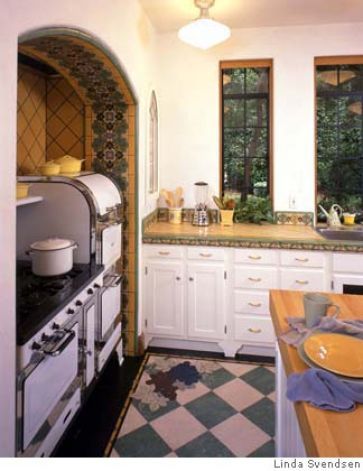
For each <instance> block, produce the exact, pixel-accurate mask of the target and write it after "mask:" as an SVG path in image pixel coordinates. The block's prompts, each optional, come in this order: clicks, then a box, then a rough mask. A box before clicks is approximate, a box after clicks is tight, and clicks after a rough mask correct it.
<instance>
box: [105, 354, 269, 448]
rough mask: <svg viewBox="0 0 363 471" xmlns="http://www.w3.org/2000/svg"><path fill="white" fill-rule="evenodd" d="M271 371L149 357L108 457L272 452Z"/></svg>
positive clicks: (201, 361)
mask: <svg viewBox="0 0 363 471" xmlns="http://www.w3.org/2000/svg"><path fill="white" fill-rule="evenodd" d="M274 389H275V369H274V368H273V367H269V366H261V365H256V364H248V363H240V362H227V361H216V360H200V359H195V358H181V357H173V356H160V355H155V354H153V355H150V356H149V357H148V359H147V362H146V364H145V366H144V369H143V372H142V375H141V377H140V378H139V381H138V384H137V387H136V389H135V391H134V393H133V394H132V400H131V402H130V405H129V407H128V409H127V412H126V414H125V418H124V420H123V422H122V425H121V429H120V431H119V432H118V435H117V438H116V440H115V442H114V444H113V449H112V452H111V457H234V456H238V457H247V456H250V457H273V456H274V451H275V450H274V430H275V425H274V422H275V407H274V405H275V404H274V402H275V397H274Z"/></svg>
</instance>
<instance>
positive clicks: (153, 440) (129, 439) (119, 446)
mask: <svg viewBox="0 0 363 471" xmlns="http://www.w3.org/2000/svg"><path fill="white" fill-rule="evenodd" d="M114 448H115V449H116V451H117V453H118V454H119V455H120V456H121V457H123V458H157V457H162V456H166V455H167V454H168V453H170V451H171V450H170V448H169V447H168V446H167V444H166V443H165V442H164V440H163V439H162V438H161V437H160V436H159V435H158V434H157V433H156V432H155V431H154V430H153V428H152V427H150V425H148V424H147V425H144V426H143V427H141V428H139V429H137V430H136V431H134V432H131V433H129V434H128V435H125V436H124V437H120V438H118V439H117V440H116V442H115V445H114Z"/></svg>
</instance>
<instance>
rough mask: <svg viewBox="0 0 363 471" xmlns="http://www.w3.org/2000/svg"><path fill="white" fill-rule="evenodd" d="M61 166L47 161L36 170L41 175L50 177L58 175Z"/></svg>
mask: <svg viewBox="0 0 363 471" xmlns="http://www.w3.org/2000/svg"><path fill="white" fill-rule="evenodd" d="M60 169H61V166H60V165H59V164H56V163H55V162H54V161H53V160H49V161H48V162H46V163H45V164H43V165H41V166H40V167H38V170H39V172H40V174H41V175H44V176H47V177H51V176H53V175H59V172H60Z"/></svg>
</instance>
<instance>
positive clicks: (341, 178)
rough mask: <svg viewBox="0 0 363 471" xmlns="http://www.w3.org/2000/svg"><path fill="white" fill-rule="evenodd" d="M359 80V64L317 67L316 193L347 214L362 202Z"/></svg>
mask: <svg viewBox="0 0 363 471" xmlns="http://www.w3.org/2000/svg"><path fill="white" fill-rule="evenodd" d="M362 78H363V65H361V64H358V65H344V64H342V65H335V66H318V67H317V138H318V147H317V159H318V162H317V177H318V191H319V193H320V196H323V197H324V198H325V199H326V200H328V201H329V203H331V202H336V203H339V204H340V205H341V206H342V207H343V208H344V209H345V210H348V211H353V206H356V204H354V205H353V203H352V201H354V202H355V203H356V202H357V201H361V199H362V198H363V121H362V109H363V106H362V104H363V79H362ZM359 209H363V208H362V207H361V208H356V210H359Z"/></svg>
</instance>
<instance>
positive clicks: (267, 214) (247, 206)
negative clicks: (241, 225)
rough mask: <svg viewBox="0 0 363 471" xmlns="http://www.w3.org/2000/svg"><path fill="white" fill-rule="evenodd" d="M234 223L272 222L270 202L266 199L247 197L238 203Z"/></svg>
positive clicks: (253, 196)
mask: <svg viewBox="0 0 363 471" xmlns="http://www.w3.org/2000/svg"><path fill="white" fill-rule="evenodd" d="M235 220H236V222H252V223H255V224H261V223H262V222H270V223H271V222H274V217H273V211H272V205H271V200H270V198H268V197H260V196H255V195H247V199H246V200H245V201H241V202H239V203H238V205H237V207H236V210H235Z"/></svg>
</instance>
